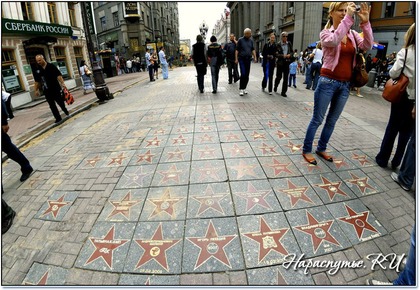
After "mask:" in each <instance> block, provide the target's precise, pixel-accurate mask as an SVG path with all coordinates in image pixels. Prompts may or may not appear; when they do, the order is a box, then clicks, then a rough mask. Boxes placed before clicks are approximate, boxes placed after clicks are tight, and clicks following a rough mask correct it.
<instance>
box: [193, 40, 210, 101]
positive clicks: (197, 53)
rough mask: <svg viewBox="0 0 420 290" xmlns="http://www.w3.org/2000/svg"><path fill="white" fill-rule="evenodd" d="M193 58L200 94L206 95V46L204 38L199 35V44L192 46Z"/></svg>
mask: <svg viewBox="0 0 420 290" xmlns="http://www.w3.org/2000/svg"><path fill="white" fill-rule="evenodd" d="M191 57H192V58H193V60H194V65H195V69H196V70H197V83H198V89H199V90H200V93H204V76H205V75H206V73H207V59H206V45H205V44H204V42H203V37H202V36H201V35H200V34H199V35H197V43H196V44H194V45H193V46H192V52H191Z"/></svg>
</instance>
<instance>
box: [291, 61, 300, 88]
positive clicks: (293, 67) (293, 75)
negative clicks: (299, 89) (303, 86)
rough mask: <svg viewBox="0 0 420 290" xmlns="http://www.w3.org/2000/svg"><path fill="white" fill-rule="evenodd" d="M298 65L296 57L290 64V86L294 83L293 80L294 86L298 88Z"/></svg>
mask: <svg viewBox="0 0 420 290" xmlns="http://www.w3.org/2000/svg"><path fill="white" fill-rule="evenodd" d="M297 67H298V63H297V60H296V59H295V61H294V62H292V63H291V64H290V66H289V87H290V86H291V85H292V81H293V87H294V88H295V89H296V73H297Z"/></svg>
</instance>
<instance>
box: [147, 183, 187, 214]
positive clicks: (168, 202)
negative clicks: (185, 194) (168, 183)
mask: <svg viewBox="0 0 420 290" xmlns="http://www.w3.org/2000/svg"><path fill="white" fill-rule="evenodd" d="M182 199H184V198H180V197H171V189H170V188H167V189H166V190H165V192H164V193H163V196H162V197H161V198H149V199H148V200H149V201H150V202H152V203H153V204H154V205H155V210H154V211H153V212H152V213H151V214H150V216H149V219H150V218H152V217H154V216H156V215H158V214H160V213H161V212H166V213H167V214H168V215H170V216H171V218H174V217H175V209H174V205H175V204H177V203H178V202H179V201H180V200H182Z"/></svg>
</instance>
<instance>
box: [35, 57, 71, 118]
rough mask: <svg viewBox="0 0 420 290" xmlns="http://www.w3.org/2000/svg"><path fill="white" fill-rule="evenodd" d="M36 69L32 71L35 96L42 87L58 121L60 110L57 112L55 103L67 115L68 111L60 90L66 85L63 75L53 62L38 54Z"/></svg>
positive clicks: (38, 94)
mask: <svg viewBox="0 0 420 290" xmlns="http://www.w3.org/2000/svg"><path fill="white" fill-rule="evenodd" d="M35 60H36V63H37V64H38V67H37V69H36V70H35V72H34V78H35V96H37V97H39V96H40V89H41V88H42V90H43V92H44V94H45V98H46V99H47V102H48V104H49V105H50V109H51V112H52V113H53V115H54V117H55V122H56V123H58V122H60V121H61V120H62V118H61V116H60V112H58V109H57V106H56V105H55V103H57V104H58V105H59V106H60V108H61V110H63V112H64V114H66V115H67V116H68V115H69V111H67V109H66V105H65V104H64V98H63V96H62V95H61V90H62V89H64V88H65V87H66V85H65V83H64V79H63V76H62V75H61V72H60V70H59V69H58V68H57V67H56V66H55V65H53V64H51V63H48V62H46V61H45V59H44V56H43V55H41V54H38V55H37V56H35Z"/></svg>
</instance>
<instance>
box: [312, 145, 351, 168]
mask: <svg viewBox="0 0 420 290" xmlns="http://www.w3.org/2000/svg"><path fill="white" fill-rule="evenodd" d="M328 154H330V155H331V156H333V162H324V163H325V164H327V166H328V167H329V168H330V169H331V170H332V171H334V172H337V171H346V170H353V169H357V168H358V167H357V166H356V165H355V164H354V163H353V162H351V161H350V160H349V159H348V158H347V157H345V156H344V155H343V154H341V153H340V152H338V151H336V150H329V151H328ZM318 158H319V159H320V157H318Z"/></svg>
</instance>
